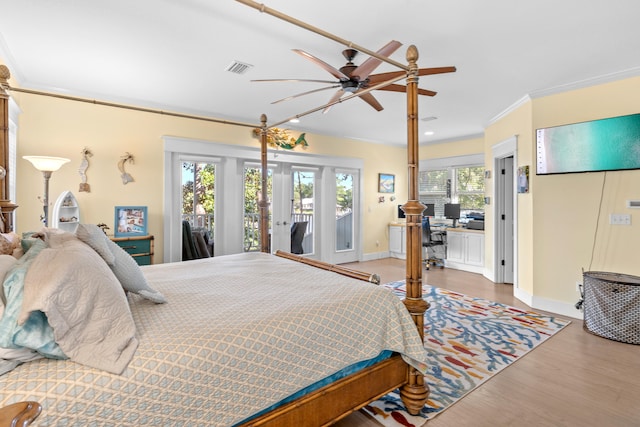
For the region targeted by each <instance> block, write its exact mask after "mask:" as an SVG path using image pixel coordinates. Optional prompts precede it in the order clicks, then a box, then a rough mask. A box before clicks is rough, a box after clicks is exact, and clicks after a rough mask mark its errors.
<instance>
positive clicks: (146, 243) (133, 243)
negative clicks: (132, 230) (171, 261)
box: [110, 235, 153, 265]
mask: <svg viewBox="0 0 640 427" xmlns="http://www.w3.org/2000/svg"><path fill="white" fill-rule="evenodd" d="M110 239H111V240H112V241H113V242H114V243H115V244H116V245H118V246H120V247H121V248H122V249H124V250H125V251H127V253H128V254H129V255H131V256H132V257H133V259H134V260H136V262H137V263H138V265H150V264H153V236H150V235H149V236H130V237H110Z"/></svg>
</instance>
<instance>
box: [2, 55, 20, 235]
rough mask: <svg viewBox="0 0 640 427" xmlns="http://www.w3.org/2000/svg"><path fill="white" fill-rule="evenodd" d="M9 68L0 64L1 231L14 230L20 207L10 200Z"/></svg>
mask: <svg viewBox="0 0 640 427" xmlns="http://www.w3.org/2000/svg"><path fill="white" fill-rule="evenodd" d="M9 77H11V73H9V69H8V68H7V67H6V66H4V65H0V231H2V232H4V233H7V232H9V231H13V211H14V210H15V209H16V208H17V207H18V205H16V204H15V203H12V202H11V200H9V188H11V182H10V181H9V180H10V174H9V173H8V169H9V167H10V166H9V165H10V163H9V94H8V93H7V90H6V89H7V88H8V87H9V86H8V80H9Z"/></svg>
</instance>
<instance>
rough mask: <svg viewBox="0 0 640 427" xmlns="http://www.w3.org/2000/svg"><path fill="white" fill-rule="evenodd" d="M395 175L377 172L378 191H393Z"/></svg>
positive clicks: (394, 189)
mask: <svg viewBox="0 0 640 427" xmlns="http://www.w3.org/2000/svg"><path fill="white" fill-rule="evenodd" d="M395 187H396V176H395V175H391V174H388V173H379V174H378V193H395V191H396V188H395Z"/></svg>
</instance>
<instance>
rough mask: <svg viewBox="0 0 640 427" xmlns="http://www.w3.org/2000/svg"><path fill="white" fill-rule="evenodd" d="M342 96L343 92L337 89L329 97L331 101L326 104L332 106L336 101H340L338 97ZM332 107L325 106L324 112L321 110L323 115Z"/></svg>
mask: <svg viewBox="0 0 640 427" xmlns="http://www.w3.org/2000/svg"><path fill="white" fill-rule="evenodd" d="M342 95H344V90H342V89H339V90H338V91H337V92H336V93H334V94H333V96H332V97H331V99H330V100H329V102H327V104H333V103H334V102H336V101H337V100H338V99H340V97H341V96H342ZM332 106H333V105H327V106H326V107H325V108H324V110H322V113H323V114H326V113H327V112H328V111H329V110H330V109H331V107H332Z"/></svg>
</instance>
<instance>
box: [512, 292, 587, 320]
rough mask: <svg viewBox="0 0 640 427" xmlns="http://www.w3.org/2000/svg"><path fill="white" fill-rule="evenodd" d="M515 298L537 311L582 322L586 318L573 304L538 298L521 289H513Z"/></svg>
mask: <svg viewBox="0 0 640 427" xmlns="http://www.w3.org/2000/svg"><path fill="white" fill-rule="evenodd" d="M513 296H514V297H516V298H517V299H519V300H520V301H522V302H523V303H525V304H527V305H528V306H529V307H531V308H534V309H536V310H544V311H548V312H551V313H555V314H559V315H561V316H566V317H572V318H574V319H578V320H582V319H583V318H584V313H583V312H582V310H578V309H576V307H575V305H574V304H571V303H566V302H563V301H556V300H551V299H547V298H542V297H536V296H533V295H531V294H529V293H528V292H524V291H523V290H521V289H519V288H514V289H513Z"/></svg>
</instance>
